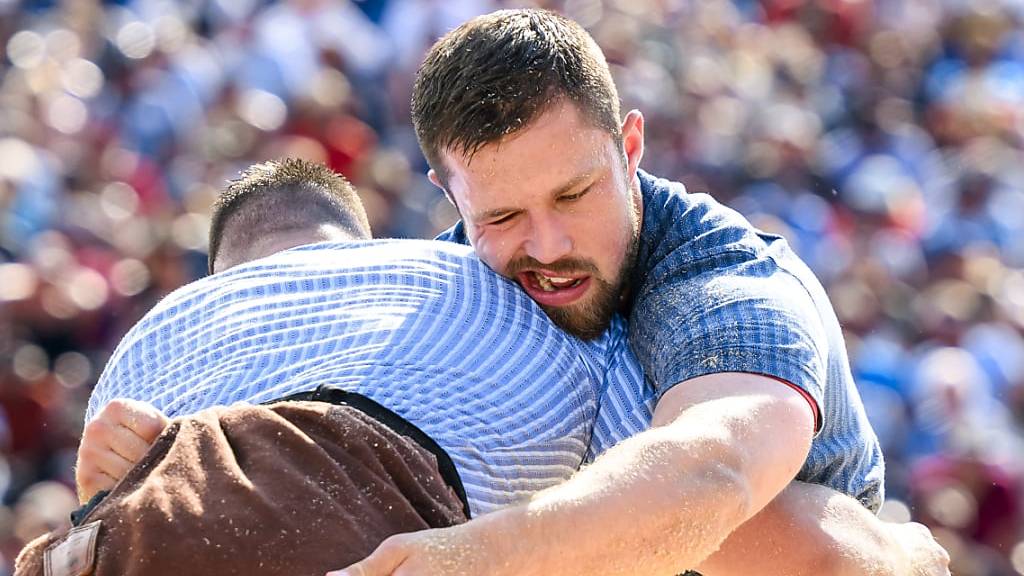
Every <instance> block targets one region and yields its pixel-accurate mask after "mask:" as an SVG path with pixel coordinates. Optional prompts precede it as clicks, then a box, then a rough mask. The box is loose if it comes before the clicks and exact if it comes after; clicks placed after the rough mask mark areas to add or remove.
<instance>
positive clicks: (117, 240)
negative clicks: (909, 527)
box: [0, 0, 1024, 576]
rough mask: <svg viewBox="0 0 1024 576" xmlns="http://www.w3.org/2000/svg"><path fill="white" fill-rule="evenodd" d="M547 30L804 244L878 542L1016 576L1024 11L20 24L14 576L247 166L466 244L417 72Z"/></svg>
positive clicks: (198, 268)
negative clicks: (446, 231)
mask: <svg viewBox="0 0 1024 576" xmlns="http://www.w3.org/2000/svg"><path fill="white" fill-rule="evenodd" d="M524 5H534V6H536V5H542V6H545V7H549V8H553V9H557V10H560V11H563V12H565V13H567V14H568V15H570V16H572V17H573V18H575V19H577V20H578V21H579V22H581V23H582V24H583V25H584V26H586V27H587V28H588V29H589V30H590V31H591V32H592V34H593V35H594V36H595V37H596V38H597V40H598V42H599V43H600V44H601V46H602V47H603V48H604V50H605V52H606V55H607V57H608V59H609V61H610V62H611V64H612V66H613V70H614V74H615V76H616V79H617V82H618V85H619V88H620V91H621V95H622V98H623V101H624V104H625V106H626V108H627V109H629V108H634V107H635V108H639V109H640V110H642V111H643V112H644V114H645V115H646V118H647V134H648V137H647V138H648V139H647V152H646V156H645V158H644V162H643V166H644V167H645V168H646V169H648V170H649V171H652V172H655V173H657V174H659V175H662V176H667V177H671V178H674V179H678V180H681V181H683V182H685V183H686V184H687V186H688V187H689V188H690V189H691V190H693V191H706V192H710V193H711V194H713V195H714V196H716V197H718V198H719V199H721V200H722V201H723V202H726V203H728V204H729V205H731V206H733V207H735V208H736V209H738V210H740V211H742V212H743V213H745V214H746V215H747V216H748V217H750V218H751V219H752V220H753V221H755V222H756V223H757V224H758V225H759V226H761V227H763V228H764V229H767V230H771V231H776V232H779V233H782V234H784V235H785V236H786V237H787V238H789V240H790V242H791V243H792V244H793V245H794V246H795V248H796V250H797V251H798V252H799V253H800V254H801V255H802V256H803V257H804V258H805V259H806V260H807V261H808V262H809V263H810V264H811V266H812V267H813V268H814V270H815V271H816V272H817V273H818V275H819V276H820V278H821V279H822V281H823V282H824V284H825V285H826V287H827V289H828V292H829V294H830V296H831V298H832V300H833V302H834V304H835V307H836V310H837V312H838V314H839V317H840V319H841V321H842V323H843V326H844V328H845V330H846V336H847V343H848V347H849V350H850V353H851V357H852V361H853V365H854V370H855V372H856V376H857V381H858V384H859V386H860V390H861V393H862V395H863V397H864V400H865V402H866V404H867V406H868V410H869V414H870V417H871V420H872V422H873V423H874V425H875V427H876V430H877V431H878V433H879V436H880V438H881V439H882V442H883V444H884V448H885V453H886V456H887V461H888V477H887V483H888V494H889V501H888V502H887V504H886V507H885V509H884V510H883V515H884V516H885V517H886V518H890V519H894V520H906V519H909V518H914V519H915V520H918V521H922V522H925V523H927V524H928V525H929V526H931V527H932V528H933V529H934V530H935V533H936V534H937V535H938V537H939V538H940V540H941V541H942V542H943V543H944V544H945V545H946V546H947V547H948V549H949V550H950V552H951V554H952V557H953V562H954V574H961V575H979V576H982V575H1010V574H1024V542H1022V541H1024V528H1022V514H1024V513H1022V504H1021V500H1022V497H1024V489H1022V480H1021V479H1022V471H1024V435H1022V434H1021V425H1022V423H1024V338H1022V330H1024V155H1022V152H1021V144H1022V137H1024V2H1021V1H1020V0H1012V1H1011V0H1006V1H990V0H876V1H871V0H766V1H764V2H753V1H736V2H725V1H721V0H700V1H683V0H603V1H602V0H565V1H551V2H534V3H532V4H529V3H524V2H501V1H495V0H365V1H355V0H337V1H328V0H282V1H279V2H267V1H263V0H185V1H180V2H179V1H170V0H135V1H132V0H123V1H117V2H113V1H111V2H100V1H97V0H66V1H53V0H51V1H45V0H35V1H17V0H0V53H2V58H0V495H2V506H0V574H6V573H9V572H10V567H11V564H12V562H13V558H14V556H15V555H16V554H17V552H18V550H19V549H20V548H21V546H22V544H23V543H24V542H25V541H26V540H28V539H30V538H32V537H33V536H35V535H37V534H39V533H41V532H42V531H44V530H47V529H48V528H50V527H52V526H55V525H57V524H59V523H61V522H63V521H64V518H66V515H67V513H68V511H69V510H70V509H71V508H72V507H74V506H75V497H74V494H73V492H72V490H71V486H72V485H73V482H72V478H73V477H72V464H73V462H74V454H75V449H76V446H77V442H78V436H79V434H80V430H81V427H82V414H83V409H84V405H85V402H86V399H87V397H88V394H89V390H90V388H91V386H92V384H93V383H94V382H95V380H96V378H97V377H98V375H99V373H100V371H101V370H102V368H103V366H104V363H105V362H106V358H107V357H108V355H109V353H110V351H111V350H112V348H113V347H114V345H115V344H116V343H117V341H118V340H119V339H120V337H121V336H122V335H123V334H124V332H125V331H126V330H127V329H128V327H129V326H130V325H131V324H132V323H133V322H134V321H135V320H137V319H138V318H139V316H140V315H141V314H143V313H144V312H145V311H146V310H147V309H148V308H149V307H150V306H152V305H153V304H154V303H155V302H156V301H157V300H158V299H159V298H160V297H161V296H163V295H164V294H166V293H168V292H169V291H171V290H173V289H174V288H176V287H178V286H180V285H182V284H184V283H186V282H188V281H190V280H192V279H195V278H198V277H199V276H201V275H202V274H203V273H204V272H205V235H206V228H207V224H208V212H209V206H210V203H211V201H212V199H213V198H214V197H215V195H216V193H217V190H218V188H219V187H220V186H221V185H222V184H223V183H224V182H225V180H226V179H228V178H231V177H233V176H235V175H236V174H237V173H238V171H239V170H240V169H242V168H244V167H245V166H247V165H249V164H250V163H252V162H255V161H261V160H265V159H270V158H275V157H280V156H302V157H306V158H312V159H320V160H323V161H325V162H327V163H328V164H329V165H330V166H332V167H333V168H335V169H337V170H338V171H340V172H342V173H344V174H345V175H346V176H348V178H349V179H350V180H352V181H353V182H354V183H355V184H356V185H357V187H358V188H359V190H360V192H361V194H362V196H363V199H364V201H365V202H366V204H367V206H368V208H369V212H370V215H371V221H372V224H373V227H374V230H375V232H376V234H377V235H380V236H408V237H429V236H431V235H432V234H434V233H435V232H437V231H439V230H441V229H443V228H444V227H446V226H448V225H449V224H450V223H451V222H452V221H453V220H454V218H455V214H454V212H453V210H452V209H451V207H450V206H449V205H448V204H447V202H446V201H445V200H444V199H443V197H442V196H441V195H440V194H439V193H438V191H437V190H435V189H434V188H433V187H432V186H431V185H430V183H429V182H428V181H427V179H426V178H425V176H424V173H425V170H426V166H425V163H424V161H423V158H422V156H421V155H420V153H419V150H418V148H417V145H416V141H415V138H414V135H413V132H412V129H411V125H410V121H409V115H408V112H409V110H408V109H409V95H410V90H411V85H412V79H413V76H414V73H415V70H416V67H417V65H418V64H419V61H420V59H421V58H422V55H423V53H424V51H425V50H426V48H427V47H428V46H429V45H430V44H431V43H432V42H433V40H434V39H435V38H436V37H437V36H439V35H440V34H442V33H444V32H445V31H447V30H449V29H451V28H452V27H454V26H455V25H457V24H458V23H459V22H461V21H463V20H465V19H467V18H469V17H472V16H474V15H477V14H481V13H484V12H488V11H491V10H493V9H497V8H501V7H513V6H524Z"/></svg>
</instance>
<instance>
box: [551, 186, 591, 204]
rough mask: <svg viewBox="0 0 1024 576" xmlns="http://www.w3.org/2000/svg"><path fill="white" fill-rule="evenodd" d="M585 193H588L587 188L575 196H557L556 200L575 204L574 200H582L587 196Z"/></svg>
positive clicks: (588, 188) (588, 189)
mask: <svg viewBox="0 0 1024 576" xmlns="http://www.w3.org/2000/svg"><path fill="white" fill-rule="evenodd" d="M587 192H590V187H589V186H588V187H586V188H584V189H583V190H580V191H579V192H577V193H575V194H566V195H565V196H559V197H558V199H559V200H560V201H562V202H575V201H576V200H579V199H580V198H583V197H584V196H585V195H586V194H587Z"/></svg>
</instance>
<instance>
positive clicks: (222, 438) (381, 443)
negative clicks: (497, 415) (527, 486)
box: [15, 391, 467, 576]
mask: <svg viewBox="0 0 1024 576" xmlns="http://www.w3.org/2000/svg"><path fill="white" fill-rule="evenodd" d="M333 392H335V393H338V394H341V395H343V396H346V397H349V398H353V397H355V398H356V399H357V400H360V401H361V402H355V403H354V404H355V405H358V406H359V407H358V408H357V407H354V406H353V405H351V404H350V403H343V405H337V404H331V403H327V402H319V401H297V402H296V401H287V402H280V403H276V404H273V405H270V406H248V405H244V406H243V405H238V406H232V407H217V408H211V409H208V410H204V411H202V412H199V413H197V414H195V415H193V416H188V417H183V418H177V419H175V420H173V421H172V423H171V425H170V426H168V428H167V429H166V430H165V431H164V432H163V434H161V436H160V437H159V438H158V439H157V441H156V443H155V444H154V445H153V447H152V448H151V449H150V451H149V452H148V453H147V454H146V456H145V457H144V458H143V459H142V460H141V461H140V462H139V463H138V464H137V465H136V466H135V467H134V468H133V469H132V470H131V471H130V472H129V473H128V475H127V476H125V478H124V479H123V480H122V481H121V482H120V483H118V484H117V485H116V486H115V487H114V488H113V490H112V491H111V492H110V494H108V495H107V496H106V497H103V498H102V500H100V501H99V503H98V504H95V506H94V507H92V508H91V509H88V510H87V511H86V512H85V514H84V515H80V516H79V517H77V518H76V522H75V524H76V527H74V528H73V529H71V531H70V532H69V531H68V530H67V529H65V530H59V531H56V532H53V533H50V534H47V535H45V536H42V537H40V538H38V539H37V540H35V541H33V542H31V543H30V544H29V545H28V546H26V548H25V549H24V550H23V551H22V552H21V554H20V555H19V557H18V560H17V563H16V568H15V574H16V575H17V576H23V575H24V576H30V575H31V576H36V575H43V574H45V575H46V576H78V575H85V574H95V575H97V576H115V575H118V576H120V575H133V574H138V575H141V574H145V575H147V576H163V575H166V576H181V575H182V574H189V575H211V576H212V575H215V574H216V575H222V574H238V575H243V574H244V575H268V576H269V575H272V574H273V575H277V574H289V575H295V576H301V575H307V574H308V575H314V574H315V575H318V576H319V575H322V574H323V573H324V572H326V571H328V570H331V569H338V568H343V567H345V566H347V565H349V564H352V563H354V562H357V561H359V560H361V559H362V558H364V557H366V556H367V555H369V554H370V552H372V551H373V550H374V548H376V546H377V545H378V544H379V543H380V542H381V541H382V540H384V539H385V538H387V537H388V536H390V535H392V534H397V533H400V532H411V531H415V530H423V529H426V528H438V527H445V526H451V525H454V524H458V523H461V522H464V521H465V520H466V519H467V514H466V504H465V499H464V496H463V497H460V496H462V490H461V489H462V486H461V484H460V483H459V482H458V477H457V475H456V476H455V478H454V481H453V479H452V478H450V477H449V478H447V479H446V476H449V474H442V472H441V471H440V469H439V461H440V460H443V463H442V466H441V468H446V469H450V472H452V473H453V472H454V467H453V466H452V465H451V461H450V460H448V459H447V455H444V453H443V452H441V453H440V456H438V455H435V453H433V452H432V450H431V449H427V448H425V447H424V446H423V445H422V442H421V441H420V440H421V439H419V438H417V439H416V440H415V441H414V440H413V439H412V438H410V436H409V435H404V434H400V433H399V432H396V430H395V428H396V426H394V425H393V424H394V423H395V421H392V422H389V425H386V424H385V423H384V422H388V421H389V420H392V419H394V418H397V419H398V421H397V422H398V423H399V424H401V423H405V424H407V425H408V426H410V427H411V426H412V425H411V424H408V423H407V422H405V421H404V420H401V418H400V417H398V416H397V415H395V414H394V413H392V412H390V411H387V410H386V409H384V408H383V407H380V406H379V405H377V404H376V403H374V402H373V401H371V400H369V399H366V398H364V397H361V396H357V395H349V394H347V393H343V392H340V391H333ZM318 393H319V392H318ZM367 403H368V404H367ZM367 405H368V406H370V408H369V409H368V408H367ZM374 406H376V407H377V408H380V410H384V413H383V414H384V418H383V421H382V418H381V417H380V414H377V413H375V412H376V408H373V407H374ZM371 414H373V415H372V416H371ZM399 429H401V428H399ZM412 430H413V432H412V435H415V433H418V434H421V435H422V432H419V430H418V429H415V427H412ZM403 432H406V430H403ZM423 438H426V436H425V435H423ZM427 442H430V441H429V439H427ZM434 446H435V447H436V445H434ZM438 450H440V449H439V448H438ZM446 471H449V470H446Z"/></svg>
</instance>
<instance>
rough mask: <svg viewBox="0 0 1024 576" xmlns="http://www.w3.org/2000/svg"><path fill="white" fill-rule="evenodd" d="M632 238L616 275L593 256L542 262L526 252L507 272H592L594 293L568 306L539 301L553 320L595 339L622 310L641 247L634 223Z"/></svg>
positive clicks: (591, 281) (592, 291)
mask: <svg viewBox="0 0 1024 576" xmlns="http://www.w3.org/2000/svg"><path fill="white" fill-rule="evenodd" d="M630 228H631V233H630V236H631V237H630V240H629V242H628V243H627V245H626V251H625V254H623V258H622V264H621V266H619V270H618V271H617V273H616V275H615V278H614V279H613V280H610V281H609V280H607V279H605V278H603V277H602V276H601V275H600V271H599V270H598V268H597V266H596V265H595V264H594V263H593V262H591V261H590V260H583V259H578V258H563V259H562V260H559V261H557V262H553V263H551V264H543V265H542V264H541V263H540V262H537V261H536V260H534V259H533V258H530V257H529V256H523V257H521V258H518V259H516V260H513V261H512V262H509V264H508V266H506V274H505V275H506V276H508V277H510V278H515V277H516V276H517V275H518V273H519V272H521V271H523V270H532V269H537V268H543V269H545V270H549V271H551V272H555V273H567V274H574V273H585V274H587V275H589V276H590V283H591V289H590V292H591V293H590V295H589V296H588V297H586V298H585V299H584V300H582V301H580V302H577V303H574V304H569V305H567V306H547V305H544V304H541V303H539V302H538V303H537V305H538V306H540V308H541V309H542V310H544V313H545V314H547V316H548V318H550V319H551V321H552V322H553V323H554V324H555V325H556V326H558V327H559V328H561V329H562V330H564V331H566V332H568V333H569V334H572V335H573V336H575V337H577V338H579V339H581V340H594V339H596V338H598V337H599V336H601V335H602V334H604V332H605V330H607V329H608V326H610V325H611V322H612V318H613V317H614V316H615V313H616V312H618V310H619V307H620V304H621V302H622V298H623V295H624V294H625V293H626V290H627V288H628V285H629V276H630V274H631V273H632V270H633V266H634V265H635V264H636V258H637V251H638V250H639V229H638V227H636V226H631V227H630Z"/></svg>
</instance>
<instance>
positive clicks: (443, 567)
mask: <svg viewBox="0 0 1024 576" xmlns="http://www.w3.org/2000/svg"><path fill="white" fill-rule="evenodd" d="M488 516H493V515H488ZM488 516H484V517H481V518H488ZM484 524H493V523H492V522H488V521H487V520H483V521H482V520H481V519H476V520H471V521H470V522H467V523H466V524H462V525H459V526H454V527H451V528H438V529H433V530H423V531H421V532H410V533H407V534H398V535H395V536H392V537H390V538H388V539H387V540H385V541H384V542H381V544H380V546H378V547H377V549H376V550H374V551H373V553H372V554H370V555H369V556H367V557H366V558H364V559H363V560H362V561H360V562H357V563H356V564H353V565H351V566H349V567H348V568H345V569H344V570H337V571H334V572H328V573H327V574H328V576H475V575H478V574H488V575H489V576H500V575H503V574H525V573H526V572H524V571H522V570H521V569H520V568H518V567H517V566H515V565H513V562H512V561H511V560H512V559H515V558H516V556H513V555H512V554H511V550H506V548H507V546H506V545H507V544H508V543H510V542H511V541H512V540H513V538H512V537H509V536H506V537H505V538H503V539H501V540H503V542H502V541H496V540H492V539H489V538H487V537H486V536H485V535H484V534H483V531H482V530H480V528H481V527H483V528H484V529H485V530H486V529H487V527H486V526H484ZM495 544H497V546H495Z"/></svg>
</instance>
